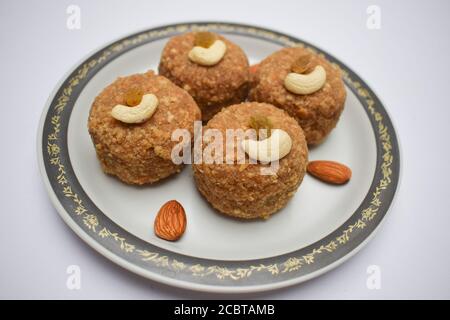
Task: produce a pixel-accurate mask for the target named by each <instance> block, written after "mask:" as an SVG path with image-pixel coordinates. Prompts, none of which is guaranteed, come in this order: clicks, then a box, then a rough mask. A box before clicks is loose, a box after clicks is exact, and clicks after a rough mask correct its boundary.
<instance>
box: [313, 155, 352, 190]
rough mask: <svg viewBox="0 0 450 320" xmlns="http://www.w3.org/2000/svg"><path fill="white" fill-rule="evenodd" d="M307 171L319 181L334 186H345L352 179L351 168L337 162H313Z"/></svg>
mask: <svg viewBox="0 0 450 320" xmlns="http://www.w3.org/2000/svg"><path fill="white" fill-rule="evenodd" d="M306 170H307V171H308V173H309V174H311V175H313V176H314V177H316V178H317V179H320V180H322V181H324V182H327V183H332V184H344V183H346V182H347V181H348V180H350V178H351V177H352V171H351V170H350V168H349V167H347V166H346V165H344V164H342V163H339V162H336V161H325V160H317V161H311V162H309V163H308V166H307V167H306Z"/></svg>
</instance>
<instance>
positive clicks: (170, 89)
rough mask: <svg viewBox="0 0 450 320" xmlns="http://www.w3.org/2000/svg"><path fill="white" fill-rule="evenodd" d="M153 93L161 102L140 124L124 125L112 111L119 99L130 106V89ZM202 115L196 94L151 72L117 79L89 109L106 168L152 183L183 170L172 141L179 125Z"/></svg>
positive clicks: (91, 129)
mask: <svg viewBox="0 0 450 320" xmlns="http://www.w3.org/2000/svg"><path fill="white" fill-rule="evenodd" d="M132 88H134V89H138V90H140V91H141V92H143V93H144V94H145V93H153V94H154V95H156V97H157V98H158V101H159V103H158V107H157V109H156V111H155V113H154V114H153V116H152V117H151V118H150V119H149V120H147V121H146V122H144V123H141V124H126V123H122V122H120V121H119V120H116V119H114V118H113V117H112V116H111V110H112V109H113V107H114V106H115V105H117V104H124V105H126V99H127V92H129V90H130V89H132ZM200 118H201V114H200V109H199V108H198V106H197V104H196V103H195V101H194V100H193V99H192V97H191V96H190V95H189V94H188V93H187V92H186V91H184V90H182V89H181V88H179V87H177V86H176V85H174V84H173V83H172V82H171V81H170V80H168V79H166V78H165V77H162V76H157V75H155V73H154V72H153V71H149V72H147V73H144V74H134V75H131V76H127V77H121V78H118V79H117V80H116V81H114V82H113V83H112V84H110V85H109V86H107V87H106V88H105V89H104V90H103V91H102V92H101V93H100V94H99V95H98V96H97V97H96V99H95V101H94V103H93V104H92V107H91V111H90V114H89V120H88V128H89V133H90V135H91V138H92V141H93V143H94V145H95V149H96V151H97V157H98V159H99V160H100V163H101V166H102V168H103V171H104V172H106V173H108V174H111V175H115V176H117V177H118V178H119V179H120V180H122V181H124V182H126V183H130V184H139V185H141V184H145V183H153V182H156V181H158V180H161V179H163V178H165V177H168V176H170V175H172V174H174V173H176V172H179V171H180V170H181V165H175V164H174V163H173V162H172V160H171V151H172V148H173V146H174V145H175V144H177V143H178V142H173V141H171V135H172V131H173V130H175V129H177V128H186V129H188V130H190V132H191V136H193V131H194V129H193V124H194V121H195V120H200Z"/></svg>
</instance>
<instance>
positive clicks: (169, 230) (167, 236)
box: [154, 200, 187, 241]
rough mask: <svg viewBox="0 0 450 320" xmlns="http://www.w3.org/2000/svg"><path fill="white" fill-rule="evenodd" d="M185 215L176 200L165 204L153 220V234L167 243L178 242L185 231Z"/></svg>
mask: <svg viewBox="0 0 450 320" xmlns="http://www.w3.org/2000/svg"><path fill="white" fill-rule="evenodd" d="M186 224H187V222H186V213H185V212H184V208H183V206H182V205H181V204H180V203H179V202H178V201H176V200H170V201H168V202H166V203H165V204H164V205H163V206H162V207H161V209H159V212H158V215H157V216H156V218H155V224H154V229H155V234H156V235H157V236H158V237H160V238H161V239H164V240H168V241H175V240H178V239H179V238H180V237H181V236H182V235H183V233H184V231H185V230H186Z"/></svg>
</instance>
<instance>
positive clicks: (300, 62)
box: [291, 53, 314, 74]
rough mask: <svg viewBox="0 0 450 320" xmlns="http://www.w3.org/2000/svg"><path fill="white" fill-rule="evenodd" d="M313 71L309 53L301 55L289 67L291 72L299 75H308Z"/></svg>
mask: <svg viewBox="0 0 450 320" xmlns="http://www.w3.org/2000/svg"><path fill="white" fill-rule="evenodd" d="M313 69H314V68H313V64H312V60H311V54H310V53H303V54H302V55H301V56H300V57H298V59H297V60H295V61H294V63H293V64H292V66H291V71H292V72H294V73H299V74H304V73H310V72H311V71H313Z"/></svg>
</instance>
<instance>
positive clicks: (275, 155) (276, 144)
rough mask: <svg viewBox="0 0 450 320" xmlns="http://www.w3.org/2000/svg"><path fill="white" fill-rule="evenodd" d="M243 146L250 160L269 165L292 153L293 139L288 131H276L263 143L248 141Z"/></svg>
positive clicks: (262, 141) (243, 142)
mask: <svg viewBox="0 0 450 320" xmlns="http://www.w3.org/2000/svg"><path fill="white" fill-rule="evenodd" d="M241 146H242V149H244V151H245V153H247V154H248V156H249V157H250V158H252V159H254V160H259V161H261V162H266V163H267V162H272V161H276V160H278V159H281V158H283V157H284V156H286V155H287V154H288V153H289V152H290V151H291V148H292V139H291V137H290V136H289V134H288V133H287V132H286V131H284V130H281V129H275V130H273V131H272V135H271V136H270V137H269V138H267V139H265V140H261V141H257V140H250V139H246V140H244V141H242V142H241Z"/></svg>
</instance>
